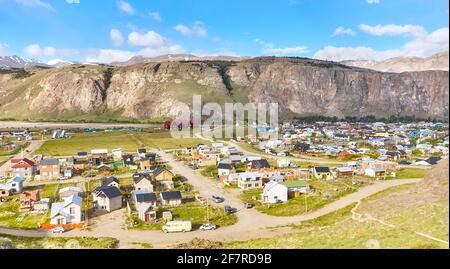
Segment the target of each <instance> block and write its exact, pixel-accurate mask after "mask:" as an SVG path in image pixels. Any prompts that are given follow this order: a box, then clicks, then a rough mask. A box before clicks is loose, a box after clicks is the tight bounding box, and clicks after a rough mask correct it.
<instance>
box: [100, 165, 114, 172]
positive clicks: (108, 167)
mask: <svg viewBox="0 0 450 269" xmlns="http://www.w3.org/2000/svg"><path fill="white" fill-rule="evenodd" d="M97 170H98V172H100V173H103V174H108V173H110V172H111V171H113V170H114V167H113V166H112V165H110V164H104V163H102V164H100V165H99V166H97Z"/></svg>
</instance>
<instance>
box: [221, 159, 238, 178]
mask: <svg viewBox="0 0 450 269" xmlns="http://www.w3.org/2000/svg"><path fill="white" fill-rule="evenodd" d="M231 173H236V167H235V166H234V164H231V163H219V165H218V166H217V174H218V176H219V178H222V177H228V175H229V174H231Z"/></svg>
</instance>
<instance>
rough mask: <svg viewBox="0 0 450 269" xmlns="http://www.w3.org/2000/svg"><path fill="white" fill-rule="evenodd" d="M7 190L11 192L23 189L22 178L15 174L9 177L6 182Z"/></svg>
mask: <svg viewBox="0 0 450 269" xmlns="http://www.w3.org/2000/svg"><path fill="white" fill-rule="evenodd" d="M6 184H7V185H8V188H9V192H10V193H11V194H17V193H21V192H22V189H23V179H22V178H21V177H19V176H15V177H13V178H12V179H10V180H9V181H8V182H7V183H6Z"/></svg>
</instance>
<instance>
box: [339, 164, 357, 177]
mask: <svg viewBox="0 0 450 269" xmlns="http://www.w3.org/2000/svg"><path fill="white" fill-rule="evenodd" d="M336 172H337V177H338V178H345V177H352V176H353V168H351V167H346V166H344V167H338V168H337V169H336Z"/></svg>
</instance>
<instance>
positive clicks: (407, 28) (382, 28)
mask: <svg viewBox="0 0 450 269" xmlns="http://www.w3.org/2000/svg"><path fill="white" fill-rule="evenodd" d="M358 27H359V29H361V30H362V31H363V32H365V33H367V34H370V35H374V36H383V35H390V36H423V35H426V34H427V31H426V30H425V28H424V27H423V26H419V25H411V24H406V25H397V24H389V25H380V24H379V25H376V26H370V25H367V24H360V25H358Z"/></svg>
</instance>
